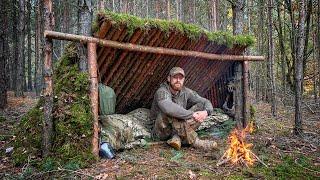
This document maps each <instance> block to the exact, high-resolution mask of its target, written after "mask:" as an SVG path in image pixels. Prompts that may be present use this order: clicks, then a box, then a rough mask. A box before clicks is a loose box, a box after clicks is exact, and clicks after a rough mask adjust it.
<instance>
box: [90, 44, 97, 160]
mask: <svg viewBox="0 0 320 180" xmlns="http://www.w3.org/2000/svg"><path fill="white" fill-rule="evenodd" d="M87 47H88V69H89V76H90V100H91V111H92V114H93V137H92V153H93V154H94V155H95V156H96V157H98V156H99V122H98V117H99V116H98V73H97V67H98V64H97V51H96V50H97V44H96V43H92V42H89V43H88V46H87Z"/></svg>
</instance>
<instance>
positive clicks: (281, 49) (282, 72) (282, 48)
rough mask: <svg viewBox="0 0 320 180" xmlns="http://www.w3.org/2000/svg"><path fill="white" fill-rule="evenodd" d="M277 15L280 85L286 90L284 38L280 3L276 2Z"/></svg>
mask: <svg viewBox="0 0 320 180" xmlns="http://www.w3.org/2000/svg"><path fill="white" fill-rule="evenodd" d="M277 15H278V24H279V32H278V33H279V34H278V37H279V46H280V49H279V51H280V59H281V77H282V78H281V79H282V87H283V90H284V92H286V91H287V90H286V66H285V62H286V59H287V58H286V51H285V48H284V39H283V31H282V20H281V11H280V3H279V2H278V3H277Z"/></svg>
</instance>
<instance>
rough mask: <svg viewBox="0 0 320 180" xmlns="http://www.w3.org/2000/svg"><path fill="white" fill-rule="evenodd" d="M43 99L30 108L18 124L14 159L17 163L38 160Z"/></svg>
mask: <svg viewBox="0 0 320 180" xmlns="http://www.w3.org/2000/svg"><path fill="white" fill-rule="evenodd" d="M42 105H43V101H39V102H38V104H37V106H36V107H34V108H33V109H32V110H30V111H29V112H28V113H27V114H26V115H25V116H24V117H23V118H22V119H21V122H20V124H19V125H18V127H17V128H15V129H17V130H16V132H15V135H16V138H15V141H14V143H13V145H14V148H15V150H14V152H13V159H14V163H15V164H16V165H22V164H23V163H25V162H27V161H28V157H30V158H31V159H30V160H31V161H33V160H36V159H37V157H38V156H40V154H41V139H42V121H43V108H42Z"/></svg>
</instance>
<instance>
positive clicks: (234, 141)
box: [217, 122, 267, 167]
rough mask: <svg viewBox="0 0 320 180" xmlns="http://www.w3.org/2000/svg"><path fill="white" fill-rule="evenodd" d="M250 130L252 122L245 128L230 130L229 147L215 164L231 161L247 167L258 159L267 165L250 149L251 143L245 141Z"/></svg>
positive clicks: (251, 130)
mask: <svg viewBox="0 0 320 180" xmlns="http://www.w3.org/2000/svg"><path fill="white" fill-rule="evenodd" d="M252 132H253V123H252V122H250V123H249V124H248V126H247V127H246V128H245V129H237V128H235V129H234V130H232V131H231V133H230V135H229V137H228V144H229V147H228V149H227V150H226V151H225V153H224V154H223V156H222V157H221V158H220V159H219V161H218V163H217V166H221V165H223V164H225V163H228V162H231V163H232V164H241V165H245V166H247V167H249V166H251V165H253V164H254V162H255V161H259V162H261V163H262V164H263V165H265V166H267V165H266V164H265V163H263V162H262V161H261V160H260V159H259V158H258V156H256V155H255V154H254V153H253V152H252V151H251V148H252V146H253V144H251V143H247V142H246V135H247V134H248V133H252Z"/></svg>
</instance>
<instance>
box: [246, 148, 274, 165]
mask: <svg viewBox="0 0 320 180" xmlns="http://www.w3.org/2000/svg"><path fill="white" fill-rule="evenodd" d="M249 152H250V153H251V154H252V155H253V156H254V157H255V158H256V159H257V160H258V161H259V162H260V163H261V164H263V165H264V166H265V167H266V168H269V167H268V166H267V165H266V164H265V163H264V162H263V161H261V159H260V158H259V157H258V156H257V155H255V154H254V153H253V152H251V151H249Z"/></svg>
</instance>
